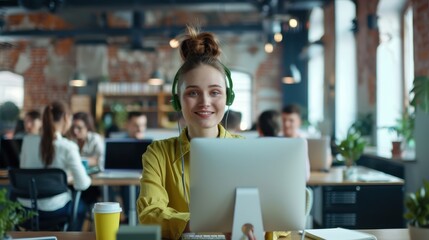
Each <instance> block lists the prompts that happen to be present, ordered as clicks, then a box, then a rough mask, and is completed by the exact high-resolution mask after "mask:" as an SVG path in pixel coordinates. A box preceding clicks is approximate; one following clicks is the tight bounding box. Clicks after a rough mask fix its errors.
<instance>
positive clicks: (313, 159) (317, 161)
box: [307, 136, 332, 171]
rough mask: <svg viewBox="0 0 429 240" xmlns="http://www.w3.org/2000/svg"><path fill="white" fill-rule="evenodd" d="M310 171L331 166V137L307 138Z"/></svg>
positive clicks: (322, 169)
mask: <svg viewBox="0 0 429 240" xmlns="http://www.w3.org/2000/svg"><path fill="white" fill-rule="evenodd" d="M307 143H308V158H309V160H310V170H311V171H328V170H329V168H331V163H332V159H331V158H332V156H331V155H332V154H331V138H330V137H329V136H324V137H321V138H307Z"/></svg>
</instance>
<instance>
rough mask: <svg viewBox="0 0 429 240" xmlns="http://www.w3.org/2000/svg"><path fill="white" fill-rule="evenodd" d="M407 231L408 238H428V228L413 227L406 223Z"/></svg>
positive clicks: (418, 239)
mask: <svg viewBox="0 0 429 240" xmlns="http://www.w3.org/2000/svg"><path fill="white" fill-rule="evenodd" d="M408 233H409V235H410V240H425V239H429V228H422V227H415V226H412V225H408Z"/></svg>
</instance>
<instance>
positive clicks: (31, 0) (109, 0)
mask: <svg viewBox="0 0 429 240" xmlns="http://www.w3.org/2000/svg"><path fill="white" fill-rule="evenodd" d="M53 3H56V4H57V5H59V4H61V10H60V11H66V10H72V9H76V10H93V11H106V10H125V9H127V10H137V9H140V10H142V9H145V10H146V9H151V8H160V7H165V8H166V9H174V8H180V7H186V8H187V7H190V8H192V7H198V6H216V5H225V7H226V8H228V7H232V6H234V5H240V6H244V5H247V6H250V7H252V8H254V9H256V6H257V4H258V0H0V9H3V10H8V9H10V10H14V11H19V9H20V10H21V11H34V10H48V9H50V6H49V5H52V4H53ZM43 4H44V5H46V6H43ZM228 5H229V6H228ZM227 6H228V7H227ZM50 10H52V9H50Z"/></svg>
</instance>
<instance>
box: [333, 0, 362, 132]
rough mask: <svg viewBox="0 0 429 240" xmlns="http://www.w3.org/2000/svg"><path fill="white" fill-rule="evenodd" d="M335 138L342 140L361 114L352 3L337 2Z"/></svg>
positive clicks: (348, 1) (354, 7) (354, 16)
mask: <svg viewBox="0 0 429 240" xmlns="http://www.w3.org/2000/svg"><path fill="white" fill-rule="evenodd" d="M335 9H337V10H338V9H341V10H339V11H335V29H336V30H335V38H336V46H335V64H336V66H335V76H336V80H335V138H336V139H342V138H344V137H345V136H346V134H347V130H348V129H349V128H350V126H351V125H352V123H353V122H354V121H355V118H356V112H357V78H356V75H357V74H356V41H355V36H354V33H353V31H352V30H351V29H352V28H353V25H352V24H353V19H355V18H356V6H355V5H354V4H353V2H352V1H350V0H347V1H343V0H337V1H335Z"/></svg>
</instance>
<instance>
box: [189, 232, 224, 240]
mask: <svg viewBox="0 0 429 240" xmlns="http://www.w3.org/2000/svg"><path fill="white" fill-rule="evenodd" d="M197 239H206V240H207V239H226V238H225V235H223V234H198V233H183V234H182V240H197Z"/></svg>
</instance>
